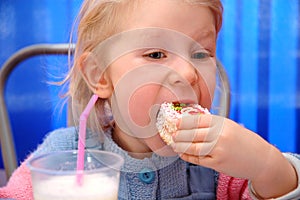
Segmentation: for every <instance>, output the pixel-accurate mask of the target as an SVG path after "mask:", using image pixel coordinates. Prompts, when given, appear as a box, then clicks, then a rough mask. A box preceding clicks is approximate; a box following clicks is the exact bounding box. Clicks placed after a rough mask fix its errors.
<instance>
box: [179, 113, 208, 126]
mask: <svg viewBox="0 0 300 200" xmlns="http://www.w3.org/2000/svg"><path fill="white" fill-rule="evenodd" d="M211 121H212V115H207V114H201V115H187V116H183V117H182V118H181V119H180V120H179V122H178V126H177V127H178V129H195V128H205V127H209V126H210V124H211Z"/></svg>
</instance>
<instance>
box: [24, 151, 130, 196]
mask: <svg viewBox="0 0 300 200" xmlns="http://www.w3.org/2000/svg"><path fill="white" fill-rule="evenodd" d="M77 155H78V151H59V152H52V153H47V154H43V155H40V156H37V157H33V158H31V159H30V160H29V162H28V166H29V168H30V171H31V179H32V187H33V196H34V199H35V200H48V199H49V200H50V199H51V200H53V199H55V200H69V199H70V200H77V199H78V200H79V199H80V200H82V199H84V200H90V199H93V200H96V199H118V188H119V177H120V168H121V166H122V165H123V162H124V160H123V158H122V157H121V156H119V155H117V154H115V153H111V152H106V151H99V150H86V151H85V153H84V170H82V171H77V170H76V167H77V165H76V164H77ZM78 173H81V174H82V184H78V182H77V181H76V177H77V175H78Z"/></svg>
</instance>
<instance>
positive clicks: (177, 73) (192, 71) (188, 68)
mask: <svg viewBox="0 0 300 200" xmlns="http://www.w3.org/2000/svg"><path fill="white" fill-rule="evenodd" d="M173 65H174V66H172V70H174V71H173V73H171V74H170V75H169V77H168V79H169V80H168V81H169V83H170V84H171V85H182V86H184V85H187V84H188V85H192V86H193V85H195V84H196V83H197V81H198V74H197V70H196V68H195V67H193V65H192V64H191V63H189V62H188V61H186V60H184V59H182V58H178V59H176V61H174V63H173Z"/></svg>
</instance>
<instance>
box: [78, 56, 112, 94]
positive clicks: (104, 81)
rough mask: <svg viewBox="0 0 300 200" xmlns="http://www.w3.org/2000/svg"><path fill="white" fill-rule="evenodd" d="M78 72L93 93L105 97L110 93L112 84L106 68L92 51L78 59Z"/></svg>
mask: <svg viewBox="0 0 300 200" xmlns="http://www.w3.org/2000/svg"><path fill="white" fill-rule="evenodd" d="M79 67H80V72H81V74H82V76H83V78H84V80H85V82H86V83H87V85H88V86H89V88H90V89H91V90H92V91H93V93H94V94H97V95H98V96H99V97H100V98H103V99H106V98H109V97H110V96H111V95H112V88H113V87H112V84H111V81H110V79H109V76H108V73H107V70H104V69H103V67H102V66H101V65H100V63H99V61H97V59H96V58H95V57H94V56H93V54H92V53H84V54H82V56H81V57H80V59H79Z"/></svg>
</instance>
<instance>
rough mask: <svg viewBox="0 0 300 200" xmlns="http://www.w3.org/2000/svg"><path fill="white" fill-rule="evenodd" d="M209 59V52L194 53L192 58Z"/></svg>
mask: <svg viewBox="0 0 300 200" xmlns="http://www.w3.org/2000/svg"><path fill="white" fill-rule="evenodd" d="M209 57H211V56H210V54H209V53H208V52H197V53H193V54H192V56H191V58H192V59H205V58H209Z"/></svg>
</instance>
